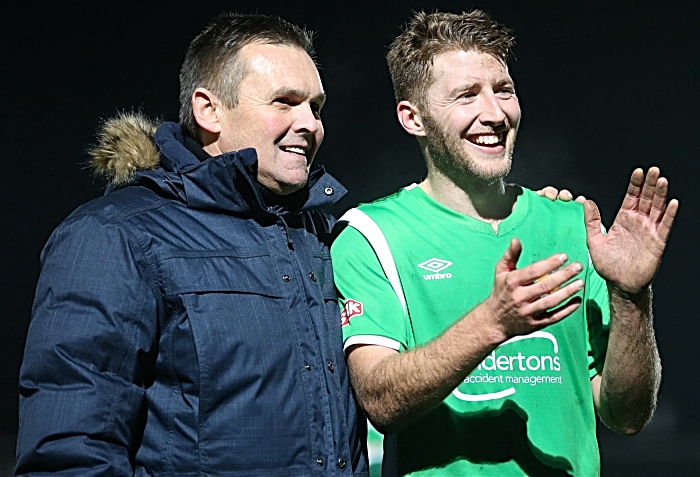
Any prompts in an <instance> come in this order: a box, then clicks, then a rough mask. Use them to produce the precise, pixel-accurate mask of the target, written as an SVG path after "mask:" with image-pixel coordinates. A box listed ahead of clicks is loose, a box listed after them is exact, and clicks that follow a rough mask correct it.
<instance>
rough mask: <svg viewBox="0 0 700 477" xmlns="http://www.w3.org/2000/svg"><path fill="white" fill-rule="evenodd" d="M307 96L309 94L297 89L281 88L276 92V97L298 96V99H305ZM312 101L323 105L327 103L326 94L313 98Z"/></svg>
mask: <svg viewBox="0 0 700 477" xmlns="http://www.w3.org/2000/svg"><path fill="white" fill-rule="evenodd" d="M307 94H308V93H307V92H305V91H302V90H300V89H296V88H280V89H278V90H277V91H275V96H296V97H297V98H305V97H306V96H307ZM311 101H315V102H321V103H322V104H323V103H325V102H326V93H321V94H318V95H316V96H314V97H313V98H311Z"/></svg>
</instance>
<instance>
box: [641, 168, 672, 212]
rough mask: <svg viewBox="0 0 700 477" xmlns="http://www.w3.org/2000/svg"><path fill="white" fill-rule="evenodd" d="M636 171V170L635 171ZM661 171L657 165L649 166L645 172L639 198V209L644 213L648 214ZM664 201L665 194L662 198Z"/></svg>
mask: <svg viewBox="0 0 700 477" xmlns="http://www.w3.org/2000/svg"><path fill="white" fill-rule="evenodd" d="M635 172H636V171H635ZM660 175H661V171H659V168H658V167H651V168H649V171H648V172H647V176H646V178H645V179H644V185H643V186H642V192H641V196H640V198H639V211H640V212H641V213H643V214H644V215H649V213H650V212H651V207H652V205H653V204H654V197H655V196H656V191H657V182H658V180H659V176H660ZM665 201H666V196H664V198H663V202H665Z"/></svg>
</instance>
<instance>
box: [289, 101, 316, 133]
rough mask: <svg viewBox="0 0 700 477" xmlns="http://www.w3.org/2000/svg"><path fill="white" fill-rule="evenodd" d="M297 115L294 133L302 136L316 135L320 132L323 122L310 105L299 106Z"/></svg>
mask: <svg viewBox="0 0 700 477" xmlns="http://www.w3.org/2000/svg"><path fill="white" fill-rule="evenodd" d="M295 114H296V117H295V118H294V124H293V125H292V128H293V130H294V132H296V133H300V134H303V133H307V134H308V133H311V134H316V133H317V132H318V131H319V129H320V127H321V126H320V123H321V121H320V120H319V118H318V115H317V114H315V113H314V111H313V110H312V109H311V104H310V103H301V104H299V105H298V106H297V111H295Z"/></svg>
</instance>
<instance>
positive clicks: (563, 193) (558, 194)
mask: <svg viewBox="0 0 700 477" xmlns="http://www.w3.org/2000/svg"><path fill="white" fill-rule="evenodd" d="M537 195H540V196H542V197H546V198H548V199H549V200H557V199H559V200H561V201H564V202H569V201H570V200H572V199H573V198H574V195H573V194H572V193H571V192H569V191H568V190H566V189H562V190H557V188H556V187H552V186H547V187H544V188H542V189H540V190H538V191H537Z"/></svg>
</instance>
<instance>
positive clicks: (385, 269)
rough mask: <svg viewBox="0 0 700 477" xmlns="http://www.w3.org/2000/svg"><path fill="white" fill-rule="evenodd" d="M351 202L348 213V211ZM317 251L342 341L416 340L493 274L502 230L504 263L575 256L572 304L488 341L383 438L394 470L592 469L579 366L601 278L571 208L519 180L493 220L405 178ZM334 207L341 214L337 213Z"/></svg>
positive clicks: (598, 303)
mask: <svg viewBox="0 0 700 477" xmlns="http://www.w3.org/2000/svg"><path fill="white" fill-rule="evenodd" d="M358 210H359V212H358ZM345 218H346V219H348V220H349V225H350V226H348V227H345V229H344V230H343V231H342V232H341V233H340V235H339V236H338V238H337V239H336V240H335V242H334V244H333V246H332V248H331V255H332V258H333V268H334V275H335V280H336V286H337V288H338V291H339V296H340V302H341V303H340V304H341V310H342V319H343V337H344V340H345V347H346V349H347V347H349V346H352V345H354V344H375V345H381V346H386V347H389V348H393V349H396V350H398V351H400V352H403V351H406V350H408V349H411V348H413V347H416V346H420V345H423V344H425V343H427V342H429V341H430V340H432V339H433V338H435V337H436V336H438V335H439V334H440V333H442V332H443V331H444V330H445V329H446V328H448V327H450V326H451V325H452V324H453V323H454V322H455V321H457V320H458V319H459V318H461V317H462V316H464V315H465V314H466V313H467V312H469V311H470V310H471V309H473V308H474V307H475V306H476V305H478V304H479V303H481V302H482V301H484V300H485V299H486V298H487V297H488V296H489V294H490V293H491V289H492V286H493V280H494V271H495V265H496V262H497V261H498V260H499V259H500V258H501V257H502V256H503V253H504V252H505V250H506V248H507V247H508V244H509V243H510V240H511V239H512V238H513V237H517V238H518V239H520V241H521V242H522V254H521V256H520V259H519V261H518V267H519V268H521V267H525V266H527V265H529V264H531V263H533V262H536V261H538V260H542V259H544V258H547V257H549V256H551V255H553V254H555V253H561V252H564V253H566V254H567V255H568V256H569V260H570V261H578V262H581V263H582V264H583V266H584V270H583V272H582V273H581V275H580V276H582V277H585V282H586V283H585V288H584V289H583V290H582V291H581V292H579V296H580V297H581V298H582V300H583V305H582V306H580V307H579V308H578V309H577V311H576V312H574V313H573V314H572V315H570V316H569V317H567V318H566V319H564V320H563V321H561V322H559V323H556V324H554V325H551V326H549V327H547V328H545V329H543V330H539V331H536V332H534V333H532V334H529V335H527V336H518V337H515V338H513V339H510V340H509V341H507V342H505V343H503V344H501V346H499V347H498V348H497V349H496V350H495V351H494V352H493V353H491V355H489V356H488V357H487V358H486V359H484V361H483V362H482V363H481V364H480V365H479V366H478V368H477V369H475V370H474V371H473V372H472V373H471V374H470V375H469V376H467V377H466V379H464V381H463V382H462V383H461V384H460V385H459V386H458V387H457V388H456V389H455V390H454V391H453V392H452V394H450V395H449V396H448V397H447V398H446V399H445V400H444V401H443V402H442V403H441V404H440V405H439V406H437V407H436V408H435V409H433V410H432V411H431V412H429V413H428V414H426V415H425V416H423V417H422V418H420V419H418V420H417V421H416V422H414V423H413V424H411V425H410V426H408V427H407V428H405V429H403V430H402V431H400V432H399V433H397V434H396V435H392V436H388V437H387V438H386V439H385V445H384V447H385V449H384V464H383V465H384V467H385V469H386V470H389V469H391V472H392V473H393V471H394V469H395V470H396V473H398V474H399V475H420V476H433V475H436V476H445V475H460V476H461V475H489V476H510V475H538V476H539V475H581V476H590V475H597V474H599V470H600V459H599V452H598V444H597V441H596V436H595V424H596V417H595V410H594V405H593V399H592V393H591V386H590V378H592V377H593V376H595V375H596V374H597V373H599V372H600V371H601V370H602V365H603V360H604V357H605V349H606V346H607V326H608V320H609V307H608V295H607V288H606V285H605V282H604V280H603V279H601V278H600V277H599V276H598V274H597V273H596V272H595V270H594V269H593V267H592V266H591V264H590V260H589V255H588V249H587V246H586V232H585V225H584V219H583V208H582V206H581V204H578V203H575V202H561V201H554V202H552V201H550V200H548V199H546V198H542V197H539V196H538V195H537V194H535V193H534V192H532V191H530V190H527V189H520V190H519V193H518V197H517V202H516V206H515V208H514V210H513V212H512V213H511V215H510V216H509V217H507V218H506V219H505V220H503V221H502V222H501V223H500V225H499V227H498V232H495V231H494V230H493V228H492V227H491V226H490V225H489V224H487V223H485V222H482V221H480V220H477V219H474V218H471V217H467V216H465V215H463V214H460V213H458V212H455V211H453V210H451V209H449V208H446V207H444V206H443V205H441V204H439V203H438V202H436V201H434V200H433V199H432V198H430V197H429V196H428V195H427V194H426V193H425V192H424V191H423V190H422V189H420V187H417V186H415V184H414V185H413V186H409V187H407V188H405V189H402V190H401V191H399V192H398V193H396V194H394V195H391V196H389V197H386V198H384V199H380V200H378V201H375V202H373V203H371V204H364V205H361V206H360V207H359V208H358V209H354V210H352V211H350V212H349V213H348V214H346V216H345ZM342 220H343V219H341V221H342Z"/></svg>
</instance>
